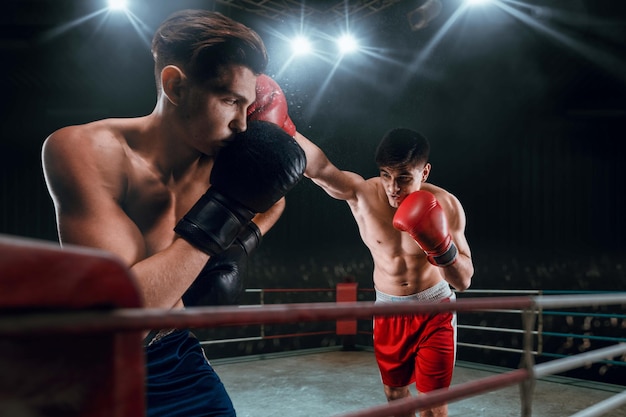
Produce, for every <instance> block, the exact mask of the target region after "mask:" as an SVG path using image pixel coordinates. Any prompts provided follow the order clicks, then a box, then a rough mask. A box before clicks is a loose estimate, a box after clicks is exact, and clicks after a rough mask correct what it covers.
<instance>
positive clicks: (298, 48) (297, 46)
mask: <svg viewBox="0 0 626 417" xmlns="http://www.w3.org/2000/svg"><path fill="white" fill-rule="evenodd" d="M291 50H292V52H293V54H294V55H306V54H309V53H310V52H311V50H312V48H311V42H309V40H308V39H307V38H305V37H304V36H298V37H296V38H294V39H293V40H292V41H291Z"/></svg>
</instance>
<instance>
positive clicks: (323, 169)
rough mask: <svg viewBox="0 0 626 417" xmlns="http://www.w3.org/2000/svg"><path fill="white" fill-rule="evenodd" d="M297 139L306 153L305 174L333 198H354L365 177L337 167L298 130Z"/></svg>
mask: <svg viewBox="0 0 626 417" xmlns="http://www.w3.org/2000/svg"><path fill="white" fill-rule="evenodd" d="M295 139H296V142H298V144H299V145H300V147H301V148H302V149H303V150H304V153H305V155H306V169H305V171H304V176H306V177H308V178H310V179H311V180H312V181H313V182H314V183H315V184H317V185H318V186H319V187H321V188H322V189H323V190H324V191H326V193H327V194H328V195H330V196H331V197H333V198H336V199H338V200H346V201H349V200H354V199H355V198H356V192H357V189H358V187H359V186H360V185H362V184H363V183H364V182H365V179H363V177H362V176H360V175H358V174H356V173H354V172H350V171H342V170H340V169H339V168H337V167H336V166H335V165H333V163H332V162H330V160H329V159H328V157H327V156H326V154H325V153H324V152H323V151H322V150H321V149H320V148H319V147H318V146H317V145H315V144H314V143H313V142H311V141H310V140H309V139H307V138H306V137H304V135H302V134H301V133H300V132H296V135H295Z"/></svg>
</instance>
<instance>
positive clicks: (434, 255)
mask: <svg viewBox="0 0 626 417" xmlns="http://www.w3.org/2000/svg"><path fill="white" fill-rule="evenodd" d="M393 227H395V228H396V229H398V230H400V231H403V232H407V233H408V234H409V235H411V237H412V238H413V239H414V240H415V242H417V244H418V245H419V247H420V248H421V249H422V250H423V251H424V252H425V253H426V255H427V256H428V261H429V262H430V263H432V264H433V265H435V266H448V265H452V264H453V263H454V262H455V261H456V256H457V248H456V246H455V245H454V242H452V237H451V236H450V233H449V231H448V220H447V219H446V216H445V213H444V212H443V209H442V208H441V206H440V205H439V202H438V201H437V199H436V198H435V196H434V195H433V194H432V193H429V192H428V191H421V190H420V191H415V192H413V193H411V194H409V195H408V196H407V197H406V198H405V199H404V201H402V203H401V204H400V206H399V207H398V210H397V211H396V214H395V215H394V216H393Z"/></svg>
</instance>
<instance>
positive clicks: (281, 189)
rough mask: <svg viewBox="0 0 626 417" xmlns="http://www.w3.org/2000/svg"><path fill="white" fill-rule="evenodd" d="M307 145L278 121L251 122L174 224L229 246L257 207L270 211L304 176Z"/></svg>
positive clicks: (198, 241)
mask: <svg viewBox="0 0 626 417" xmlns="http://www.w3.org/2000/svg"><path fill="white" fill-rule="evenodd" d="M305 167H306V157H305V155H304V151H303V150H302V148H300V146H299V145H298V143H297V142H296V141H295V139H294V138H293V137H291V136H289V135H288V134H287V133H285V132H284V131H283V130H282V129H281V128H279V127H278V126H276V125H275V124H272V123H269V122H262V121H254V122H250V123H248V129H247V130H246V131H245V132H241V133H238V134H237V135H236V136H235V138H234V140H233V141H232V142H231V143H229V144H228V146H226V147H225V148H223V149H222V150H220V153H219V154H218V156H217V158H216V159H215V163H214V165H213V169H212V170H211V187H210V188H209V190H208V191H207V192H206V193H205V194H204V195H203V196H202V197H201V198H200V200H198V202H197V203H196V204H194V206H193V207H192V208H191V210H189V212H187V214H185V215H184V216H183V218H182V219H181V220H180V221H179V222H178V224H177V225H176V227H175V228H174V230H175V231H176V233H178V234H179V235H180V236H181V237H183V238H184V239H185V240H187V241H188V242H190V243H191V244H193V245H194V246H196V247H198V248H199V249H201V250H203V251H205V252H206V253H208V254H209V255H216V254H218V253H221V252H223V251H225V250H226V249H227V248H228V247H230V245H231V244H232V243H233V242H234V241H235V238H236V237H237V235H238V234H239V233H240V232H241V230H243V228H244V227H245V226H246V225H247V224H248V223H249V222H250V220H251V219H252V217H254V215H255V214H256V213H263V212H265V211H267V209H269V208H270V207H271V206H272V205H273V204H274V203H276V202H277V201H278V200H280V199H281V198H282V197H283V196H284V195H285V194H286V193H287V192H288V191H289V190H290V189H291V188H292V187H294V186H295V185H296V184H297V183H298V181H300V180H301V179H302V175H303V173H304V169H305Z"/></svg>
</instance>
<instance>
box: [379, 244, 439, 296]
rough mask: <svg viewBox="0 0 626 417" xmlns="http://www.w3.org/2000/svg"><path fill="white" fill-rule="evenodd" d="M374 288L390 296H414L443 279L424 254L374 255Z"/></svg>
mask: <svg viewBox="0 0 626 417" xmlns="http://www.w3.org/2000/svg"><path fill="white" fill-rule="evenodd" d="M372 256H373V258H374V287H375V288H376V289H377V290H378V291H381V292H384V293H386V294H389V295H400V296H404V295H412V294H416V293H418V292H420V291H424V290H426V289H428V288H430V287H432V286H434V285H436V284H437V283H438V282H440V281H441V280H442V279H443V278H442V277H441V275H440V274H439V271H437V269H436V267H434V266H432V265H431V264H430V263H429V262H428V261H427V260H426V257H425V256H424V255H422V254H419V255H408V254H403V255H401V256H381V254H376V255H375V254H374V253H373V252H372Z"/></svg>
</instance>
